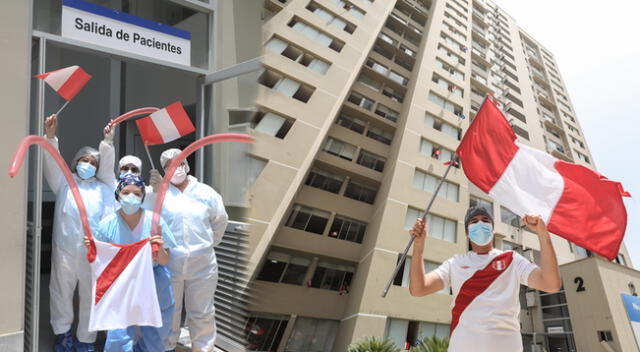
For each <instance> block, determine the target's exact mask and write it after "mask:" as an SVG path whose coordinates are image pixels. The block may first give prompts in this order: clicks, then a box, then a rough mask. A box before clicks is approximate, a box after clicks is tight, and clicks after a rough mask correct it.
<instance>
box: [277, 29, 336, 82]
mask: <svg viewBox="0 0 640 352" xmlns="http://www.w3.org/2000/svg"><path fill="white" fill-rule="evenodd" d="M265 47H266V48H267V49H268V50H271V51H273V52H275V53H278V54H280V55H282V56H284V57H287V58H289V59H291V60H293V61H294V62H297V63H299V64H300V65H303V66H305V67H308V68H310V69H312V70H314V71H316V72H318V73H320V74H322V75H324V74H325V73H327V71H328V70H329V67H330V66H331V64H330V63H328V62H326V61H324V60H320V59H318V58H316V57H315V56H313V55H311V54H309V53H306V52H304V51H303V50H302V49H299V48H298V47H296V46H294V45H291V44H289V43H287V42H285V41H283V40H281V39H280V38H277V37H274V38H271V40H269V41H268V42H267V44H266V45H265Z"/></svg>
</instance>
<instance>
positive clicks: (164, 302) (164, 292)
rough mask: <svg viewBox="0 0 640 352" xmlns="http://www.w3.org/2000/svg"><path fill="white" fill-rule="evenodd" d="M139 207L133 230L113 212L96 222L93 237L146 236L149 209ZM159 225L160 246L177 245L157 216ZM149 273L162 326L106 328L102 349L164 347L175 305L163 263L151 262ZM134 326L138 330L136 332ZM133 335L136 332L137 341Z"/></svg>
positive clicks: (124, 239) (126, 240)
mask: <svg viewBox="0 0 640 352" xmlns="http://www.w3.org/2000/svg"><path fill="white" fill-rule="evenodd" d="M142 211H143V212H144V213H143V217H142V218H141V219H140V221H141V223H140V224H138V225H136V228H135V229H133V230H131V229H130V228H129V225H127V223H126V222H125V221H124V219H122V217H121V216H120V214H119V212H115V213H113V214H112V215H110V216H108V217H107V218H105V219H104V220H103V221H101V222H100V225H99V227H98V230H97V231H96V234H95V238H96V239H98V240H99V241H103V242H110V243H115V244H130V243H134V242H138V241H140V240H142V239H144V238H148V237H149V236H150V234H151V222H152V219H153V212H152V211H150V210H144V209H143V210H142ZM160 226H161V228H162V238H163V240H164V248H175V247H177V246H178V245H177V243H176V241H175V239H174V237H173V234H172V233H171V231H170V230H169V227H168V226H167V224H166V223H165V222H164V220H162V219H160ZM153 277H154V279H155V283H156V293H157V295H158V302H159V303H160V312H161V314H162V327H160V328H156V327H153V326H130V327H128V328H126V329H117V330H110V331H108V332H107V341H106V342H105V346H104V351H105V352H111V351H113V352H123V351H127V352H128V351H131V352H133V351H136V352H137V351H151V352H156V351H164V343H165V340H166V339H167V336H168V335H169V333H170V331H171V324H172V320H173V310H174V305H175V302H174V299H173V290H172V288H171V275H170V273H169V269H167V267H166V266H164V265H159V264H157V263H154V264H153ZM138 329H139V332H137V330H138ZM136 335H138V336H139V338H138V339H137V341H136Z"/></svg>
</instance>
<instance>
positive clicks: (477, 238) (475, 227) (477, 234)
mask: <svg viewBox="0 0 640 352" xmlns="http://www.w3.org/2000/svg"><path fill="white" fill-rule="evenodd" d="M492 239H493V231H491V224H489V223H486V222H482V221H478V222H476V223H475V224H471V225H469V240H471V242H473V243H475V244H477V245H478V246H486V245H488V244H489V243H490V242H491V240H492Z"/></svg>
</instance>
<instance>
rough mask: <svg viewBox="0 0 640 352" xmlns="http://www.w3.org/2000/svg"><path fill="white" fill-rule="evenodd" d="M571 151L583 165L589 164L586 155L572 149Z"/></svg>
mask: <svg viewBox="0 0 640 352" xmlns="http://www.w3.org/2000/svg"><path fill="white" fill-rule="evenodd" d="M573 151H574V152H575V153H576V155H577V156H578V159H580V160H582V161H584V162H585V163H589V162H590V161H589V157H588V156H586V155H584V154H582V153H580V152H579V151H577V150H575V149H574V150H573Z"/></svg>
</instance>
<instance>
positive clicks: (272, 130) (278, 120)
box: [255, 112, 286, 136]
mask: <svg viewBox="0 0 640 352" xmlns="http://www.w3.org/2000/svg"><path fill="white" fill-rule="evenodd" d="M285 121H286V119H285V118H284V117H282V116H278V115H276V114H274V113H271V112H268V113H266V114H265V115H264V116H263V117H262V119H261V120H260V122H259V123H258V125H256V128H255V129H256V130H257V131H260V132H263V133H266V134H268V135H270V136H275V135H276V133H278V131H279V130H280V128H281V127H282V125H283V124H284V122H285Z"/></svg>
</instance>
